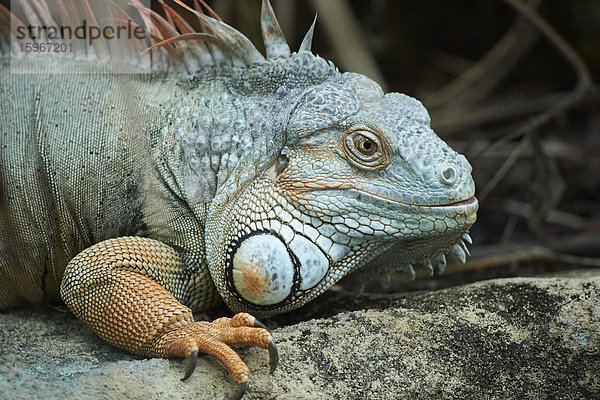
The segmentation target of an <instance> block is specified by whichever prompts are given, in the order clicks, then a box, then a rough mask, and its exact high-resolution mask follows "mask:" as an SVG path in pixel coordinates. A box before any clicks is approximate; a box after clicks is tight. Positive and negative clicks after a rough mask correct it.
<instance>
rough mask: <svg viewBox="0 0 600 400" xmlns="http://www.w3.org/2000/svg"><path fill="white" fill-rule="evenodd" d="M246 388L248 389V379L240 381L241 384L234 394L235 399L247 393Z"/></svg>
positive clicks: (237, 399) (238, 399)
mask: <svg viewBox="0 0 600 400" xmlns="http://www.w3.org/2000/svg"><path fill="white" fill-rule="evenodd" d="M246 389H248V381H247V380H246V381H244V382H242V383H240V386H238V390H237V392H235V395H234V396H233V400H240V399H241V398H242V397H243V396H244V394H245V393H246Z"/></svg>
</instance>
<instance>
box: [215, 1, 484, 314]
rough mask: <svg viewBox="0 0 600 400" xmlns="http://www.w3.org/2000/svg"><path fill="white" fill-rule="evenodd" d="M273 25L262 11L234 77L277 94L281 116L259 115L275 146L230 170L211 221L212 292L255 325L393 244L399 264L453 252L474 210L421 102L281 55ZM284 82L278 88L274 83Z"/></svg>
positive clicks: (463, 171)
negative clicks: (259, 44)
mask: <svg viewBox="0 0 600 400" xmlns="http://www.w3.org/2000/svg"><path fill="white" fill-rule="evenodd" d="M265 10H266V11H265ZM265 14H266V17H265ZM265 21H266V22H265ZM273 21H274V17H273V15H272V12H271V11H270V6H269V5H268V3H266V4H265V6H264V7H263V30H264V31H266V32H268V33H267V34H265V40H266V47H267V56H268V57H267V60H265V61H264V62H261V63H258V64H257V65H255V66H251V67H248V68H247V69H245V70H244V71H243V72H240V73H239V76H238V77H237V78H236V79H238V81H239V82H244V84H239V85H238V86H239V87H244V85H245V84H246V82H256V81H257V80H258V79H262V80H263V81H264V84H261V85H257V84H255V83H254V84H253V85H254V86H255V87H260V88H262V89H263V90H266V91H268V90H267V89H264V88H269V87H272V89H271V92H272V93H271V94H272V95H273V96H275V94H277V95H279V96H280V101H279V103H278V104H280V108H279V110H278V112H277V113H276V114H277V115H273V114H270V115H268V116H267V115H261V117H260V118H262V119H264V120H266V121H271V122H272V124H271V125H272V127H271V131H270V132H264V134H265V135H268V136H269V137H273V138H277V139H276V140H274V141H273V143H275V145H274V146H273V148H270V149H267V153H269V152H270V154H271V156H270V157H268V158H267V159H265V160H261V161H260V162H253V161H252V160H249V159H247V164H244V163H240V165H238V166H237V170H238V173H233V174H231V175H230V182H233V181H235V185H236V191H235V193H232V191H230V190H229V191H228V190H227V188H226V186H227V182H225V183H224V184H223V185H222V188H221V190H220V191H219V192H218V193H217V196H216V197H215V200H214V201H213V204H212V205H211V208H210V210H209V219H208V223H207V253H208V261H209V265H210V269H211V274H212V276H213V280H214V282H215V284H216V285H217V287H218V288H219V292H220V293H221V295H222V296H223V298H224V300H225V302H226V303H227V304H228V306H229V307H230V308H232V309H233V310H234V311H239V310H248V311H250V312H252V313H254V314H256V315H259V316H260V315H268V314H275V313H279V312H282V311H287V310H291V309H294V308H297V307H299V306H301V305H303V304H305V303H307V302H308V301H310V300H311V299H313V298H314V297H316V296H318V295H319V294H320V293H322V292H323V291H325V290H326V289H328V288H329V287H330V286H331V285H333V284H334V283H335V282H337V281H338V280H339V279H340V278H342V277H343V276H345V275H347V274H348V273H349V272H351V271H353V270H355V269H356V268H358V267H360V266H361V265H363V264H365V263H366V262H367V261H369V260H371V259H372V258H373V257H375V256H376V255H378V254H379V253H381V252H382V251H385V250H386V249H388V248H390V246H394V245H396V246H398V245H399V246H402V248H405V249H406V251H405V252H403V254H402V257H401V258H399V259H398V260H397V263H398V264H399V265H406V264H412V263H426V264H427V263H429V265H431V261H430V260H433V259H435V258H437V257H440V256H443V254H445V253H449V252H451V251H453V250H454V251H455V252H456V248H458V249H460V248H461V247H460V246H461V245H463V244H462V239H463V237H464V236H465V235H466V234H467V231H468V230H469V228H470V226H471V225H472V224H473V223H474V222H475V219H476V211H477V207H478V203H477V200H476V199H475V197H474V194H475V186H474V183H473V179H472V178H471V166H470V165H469V163H468V162H467V160H466V159H465V157H464V156H462V155H459V154H457V153H456V152H455V151H453V150H452V149H451V148H450V147H449V146H448V145H447V144H446V143H444V142H443V141H442V140H441V139H440V138H439V137H438V136H437V135H436V134H435V132H434V131H433V130H432V129H431V128H430V120H429V116H428V113H427V111H426V110H425V108H424V107H423V106H422V105H421V103H420V102H419V101H417V100H415V99H413V98H411V97H409V96H406V95H403V94H398V93H388V94H384V93H383V91H382V90H381V88H380V87H379V85H377V84H376V83H375V82H373V81H371V80H370V79H368V78H366V77H364V76H362V75H359V74H354V73H344V74H342V73H339V72H338V71H337V70H336V69H335V68H334V67H332V66H331V65H330V64H327V63H326V62H325V61H323V60H322V59H320V58H318V57H316V56H313V55H312V54H307V52H306V51H301V52H299V53H297V54H296V53H294V54H290V53H289V50H288V51H287V53H286V51H285V50H283V51H282V50H281V46H282V44H281V43H282V42H281V40H279V39H280V38H281V37H282V36H280V33H279V34H277V31H278V30H279V26H278V25H277V24H276V21H275V23H273ZM265 25H266V27H265ZM273 32H275V33H273ZM279 32H280V31H279ZM309 35H310V36H312V31H311V32H309ZM307 36H308V35H307ZM273 37H275V38H276V39H273ZM269 40H270V41H271V43H272V46H270V45H269ZM305 42H306V40H305ZM273 46H274V47H275V48H273ZM286 46H287V45H286ZM303 46H305V44H303ZM269 53H271V54H276V56H273V57H269ZM286 68H287V69H286ZM325 70H326V71H325ZM257 71H258V72H257ZM282 71H283V73H282ZM307 71H313V72H312V74H311V73H309V72H307ZM315 71H316V72H315ZM324 71H325V72H324ZM282 74H287V75H286V83H281V82H280V83H279V84H273V80H274V79H275V78H273V76H281V75H282ZM294 74H295V76H294ZM259 77H260V78H259ZM278 79H280V78H278ZM280 80H281V79H280ZM307 82H308V83H307ZM240 90H243V89H240ZM249 90H251V89H249ZM242 158H243V157H242ZM244 170H246V172H247V170H256V171H257V172H256V173H244ZM231 176H233V177H235V178H231ZM232 179H233V180H232ZM461 251H462V250H461ZM463 257H464V255H463Z"/></svg>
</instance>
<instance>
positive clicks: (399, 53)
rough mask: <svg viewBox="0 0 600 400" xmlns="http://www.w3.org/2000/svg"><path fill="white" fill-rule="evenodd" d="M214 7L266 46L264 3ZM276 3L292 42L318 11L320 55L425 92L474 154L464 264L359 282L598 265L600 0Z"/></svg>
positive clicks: (437, 115)
mask: <svg viewBox="0 0 600 400" xmlns="http://www.w3.org/2000/svg"><path fill="white" fill-rule="evenodd" d="M209 4H211V6H213V8H214V10H215V11H216V12H217V14H219V15H220V16H221V18H222V19H223V20H225V21H226V22H228V23H230V24H232V25H233V26H235V27H237V28H239V30H240V31H242V32H243V33H244V34H246V35H247V36H248V37H249V38H250V39H251V40H252V41H253V42H254V43H255V44H257V47H259V46H260V45H261V42H262V40H261V36H260V29H259V24H258V22H257V21H259V18H260V5H261V1H260V0H252V1H249V0H218V1H213V2H209ZM272 4H273V8H274V9H275V13H276V14H277V17H278V19H279V22H280V25H281V27H282V29H283V31H284V33H285V35H286V38H287V40H288V42H289V44H290V47H291V48H292V49H297V48H298V46H299V44H300V42H301V41H302V38H303V36H304V34H305V33H306V30H307V29H308V27H309V26H310V24H311V23H312V20H313V18H314V16H315V13H317V12H318V18H317V26H316V31H315V36H314V40H313V50H314V52H315V53H317V54H319V55H320V56H322V57H324V58H326V59H330V60H332V61H333V62H334V63H335V64H336V65H337V66H338V67H339V68H340V69H341V70H343V71H353V72H360V73H363V74H365V75H367V76H369V77H371V78H372V79H374V80H376V81H378V82H379V83H380V84H381V85H382V86H383V87H384V88H385V89H386V90H388V91H395V92H402V93H406V94H408V95H410V96H413V97H416V98H417V99H419V100H421V101H422V102H423V103H424V104H425V106H426V107H427V108H428V110H429V111H430V114H431V117H432V126H433V128H434V129H435V130H436V132H437V133H438V134H439V135H440V136H441V137H442V138H443V139H444V140H446V141H447V142H448V143H449V144H450V145H451V146H452V147H453V148H454V149H455V150H457V151H459V152H461V153H463V154H465V155H466V156H467V158H468V159H469V161H470V162H471V164H472V165H473V177H474V179H475V182H476V185H477V197H478V198H479V200H480V210H479V213H478V221H477V223H476V224H475V226H474V227H473V228H472V230H471V236H472V237H473V242H474V243H473V245H472V246H470V249H471V252H472V255H473V256H472V257H471V258H469V260H468V261H467V264H465V265H462V264H460V263H451V264H450V265H449V266H448V268H447V270H446V272H445V273H443V274H442V275H440V276H439V277H438V276H435V277H433V278H430V277H429V276H428V275H427V274H426V273H425V270H424V269H417V278H418V279H417V280H415V281H413V282H409V281H407V279H406V278H405V277H404V276H403V275H402V274H390V275H389V276H385V277H380V278H377V279H375V280H374V281H373V282H371V283H369V284H365V282H364V276H362V277H361V279H360V282H361V285H362V289H363V290H366V291H374V292H381V291H387V292H390V291H391V292H396V291H404V290H412V289H421V288H439V287H446V286H449V285H455V284H460V283H464V282H468V281H474V280H480V279H486V278H491V277H506V276H526V275H537V274H546V273H549V272H553V271H557V270H561V269H571V268H593V267H600V87H599V86H598V78H599V77H600V74H599V73H600V2H599V1H597V0H572V1H559V0H546V1H542V0H509V1H503V0H495V1H490V0H455V1H451V2H440V1H420V2H415V1H397V0H394V1H392V0H311V1H294V0H272ZM519 5H526V6H527V9H528V10H531V11H530V12H528V11H527V9H525V10H524V9H522V8H523V7H519ZM259 49H260V47H259ZM342 285H343V282H342ZM353 285H354V283H353V282H352V279H350V280H349V283H347V286H348V288H349V289H350V290H354V288H353Z"/></svg>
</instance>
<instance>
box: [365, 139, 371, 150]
mask: <svg viewBox="0 0 600 400" xmlns="http://www.w3.org/2000/svg"><path fill="white" fill-rule="evenodd" d="M372 145H373V143H371V142H369V141H368V140H365V141H363V148H364V149H365V150H370V149H371V146H372Z"/></svg>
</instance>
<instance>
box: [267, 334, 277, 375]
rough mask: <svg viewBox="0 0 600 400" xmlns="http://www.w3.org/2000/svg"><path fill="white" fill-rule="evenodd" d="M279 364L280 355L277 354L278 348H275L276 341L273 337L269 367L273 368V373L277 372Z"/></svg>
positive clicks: (270, 346) (270, 345) (270, 344)
mask: <svg viewBox="0 0 600 400" xmlns="http://www.w3.org/2000/svg"><path fill="white" fill-rule="evenodd" d="M278 362H279V353H278V352H277V346H275V341H274V340H273V337H271V342H270V343H269V365H270V366H271V373H273V372H274V371H275V368H277V363H278Z"/></svg>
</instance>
